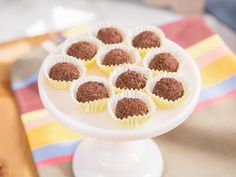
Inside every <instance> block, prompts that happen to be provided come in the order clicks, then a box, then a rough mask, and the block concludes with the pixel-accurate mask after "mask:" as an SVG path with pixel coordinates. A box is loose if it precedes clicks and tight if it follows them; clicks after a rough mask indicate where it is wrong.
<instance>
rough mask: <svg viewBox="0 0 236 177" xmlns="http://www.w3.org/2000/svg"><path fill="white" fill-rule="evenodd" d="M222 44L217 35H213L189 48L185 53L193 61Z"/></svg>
mask: <svg viewBox="0 0 236 177" xmlns="http://www.w3.org/2000/svg"><path fill="white" fill-rule="evenodd" d="M220 44H224V42H223V40H222V39H221V38H220V37H219V36H218V35H213V36H211V37H209V38H207V39H204V40H202V41H200V42H198V43H196V44H194V45H192V46H191V47H189V48H187V49H186V50H187V52H188V53H189V54H190V55H191V56H192V57H193V58H195V59H197V58H198V57H200V56H202V55H203V54H204V53H206V52H207V51H209V50H211V49H213V48H215V47H216V46H219V45H220Z"/></svg>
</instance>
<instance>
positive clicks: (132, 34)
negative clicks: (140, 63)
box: [128, 26, 166, 57]
mask: <svg viewBox="0 0 236 177" xmlns="http://www.w3.org/2000/svg"><path fill="white" fill-rule="evenodd" d="M144 31H151V32H154V33H155V34H156V35H157V36H158V37H159V38H160V43H161V46H160V47H163V46H165V40H166V39H165V34H164V33H163V31H162V30H161V29H160V28H158V27H156V26H146V27H138V28H134V29H132V30H131V31H130V35H129V39H128V44H129V45H130V46H133V39H134V38H135V37H136V36H137V35H138V34H140V33H142V32H144ZM154 48H158V47H151V48H137V49H138V51H139V53H140V55H141V56H142V57H144V56H145V55H146V54H147V53H148V52H149V51H150V50H151V49H154Z"/></svg>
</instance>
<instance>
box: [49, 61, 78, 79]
mask: <svg viewBox="0 0 236 177" xmlns="http://www.w3.org/2000/svg"><path fill="white" fill-rule="evenodd" d="M49 77H50V78H51V79H53V80H58V81H72V80H75V79H78V78H79V70H78V69H77V67H76V66H75V65H74V64H72V63H68V62H60V63H57V64H55V65H53V66H52V68H51V70H50V72H49Z"/></svg>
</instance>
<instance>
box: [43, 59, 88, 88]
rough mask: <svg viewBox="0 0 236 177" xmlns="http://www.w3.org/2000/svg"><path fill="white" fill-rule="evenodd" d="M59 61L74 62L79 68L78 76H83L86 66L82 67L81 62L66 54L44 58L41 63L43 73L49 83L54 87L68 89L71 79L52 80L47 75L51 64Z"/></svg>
mask: <svg viewBox="0 0 236 177" xmlns="http://www.w3.org/2000/svg"><path fill="white" fill-rule="evenodd" d="M60 62H68V63H72V64H74V65H75V66H76V67H77V68H78V70H79V78H81V77H83V76H84V75H85V74H86V68H85V67H84V65H83V63H81V62H80V61H78V60H77V59H76V58H74V57H70V56H66V55H50V56H49V57H47V58H46V60H45V63H44V65H43V67H44V73H45V76H46V78H47V80H48V82H49V84H50V85H51V86H52V87H54V88H56V89H62V90H65V89H68V88H69V87H70V85H71V83H72V82H73V81H60V80H54V79H52V78H50V77H49V72H50V70H51V68H52V66H54V65H55V64H57V63H60ZM79 78H78V79H79Z"/></svg>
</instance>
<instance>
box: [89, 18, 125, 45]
mask: <svg viewBox="0 0 236 177" xmlns="http://www.w3.org/2000/svg"><path fill="white" fill-rule="evenodd" d="M108 27H114V28H116V29H118V31H119V32H120V33H121V35H122V39H123V41H122V42H121V43H119V44H127V41H128V39H129V31H128V30H126V29H125V28H124V27H123V26H121V25H120V24H118V23H115V22H111V21H103V22H100V23H96V24H94V25H91V27H90V33H89V34H90V35H91V36H93V37H95V38H97V33H98V31H99V30H100V29H101V28H108ZM101 42H102V41H101ZM102 43H103V42H102ZM103 44H104V45H112V44H105V43H103Z"/></svg>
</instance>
